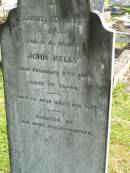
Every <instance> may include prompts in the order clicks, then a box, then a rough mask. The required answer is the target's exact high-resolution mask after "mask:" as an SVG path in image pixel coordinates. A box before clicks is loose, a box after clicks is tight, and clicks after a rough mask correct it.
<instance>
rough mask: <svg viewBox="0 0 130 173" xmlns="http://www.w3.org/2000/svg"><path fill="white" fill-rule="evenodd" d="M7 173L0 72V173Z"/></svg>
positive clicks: (5, 130) (7, 158)
mask: <svg viewBox="0 0 130 173" xmlns="http://www.w3.org/2000/svg"><path fill="white" fill-rule="evenodd" d="M8 172H9V156H8V145H7V129H6V119H5V106H4V93H3V79H2V73H1V70H0V173H8Z"/></svg>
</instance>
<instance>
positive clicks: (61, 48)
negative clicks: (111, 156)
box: [2, 0, 112, 173]
mask: <svg viewBox="0 0 130 173" xmlns="http://www.w3.org/2000/svg"><path fill="white" fill-rule="evenodd" d="M111 54H112V34H111V33H109V32H108V31H106V30H105V29H104V28H103V26H102V24H101V21H100V20H99V18H98V17H97V16H96V15H95V14H91V13H90V9H89V1H86V0H74V1H73V0H65V1H62V0H37V1H35V0H28V1H26V0H22V1H19V3H18V8H17V9H16V10H13V11H12V12H11V13H10V15H9V18H8V21H7V22H6V23H5V24H4V26H3V32H2V57H3V71H4V85H5V99H6V111H7V122H8V135H9V144H10V158H11V173H42V172H45V173H79V172H80V173H84V172H86V173H104V172H105V168H106V153H107V142H108V124H109V106H110V90H111V61H112V58H111Z"/></svg>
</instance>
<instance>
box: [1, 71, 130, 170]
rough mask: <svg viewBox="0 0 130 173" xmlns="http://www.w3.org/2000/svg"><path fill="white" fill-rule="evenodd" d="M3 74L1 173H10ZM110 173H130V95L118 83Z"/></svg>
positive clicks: (115, 91) (112, 131)
mask: <svg viewBox="0 0 130 173" xmlns="http://www.w3.org/2000/svg"><path fill="white" fill-rule="evenodd" d="M2 81H3V80H2V73H1V71H0V173H9V157H8V145H7V132H6V121H5V110H4V95H3V83H2ZM108 172H109V173H129V172H130V94H129V93H127V92H126V85H125V84H123V83H118V85H117V87H116V88H115V89H114V91H113V110H112V126H111V143H110V157H109V171H108Z"/></svg>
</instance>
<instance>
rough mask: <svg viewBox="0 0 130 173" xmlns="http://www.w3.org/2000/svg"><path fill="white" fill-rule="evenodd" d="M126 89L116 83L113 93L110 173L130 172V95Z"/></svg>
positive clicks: (124, 85)
mask: <svg viewBox="0 0 130 173" xmlns="http://www.w3.org/2000/svg"><path fill="white" fill-rule="evenodd" d="M126 88H127V85H126V84H124V83H118V84H117V86H116V88H115V89H114V91H113V109H112V126H111V143H110V157H109V172H110V173H129V172H130V94H129V93H127V91H126Z"/></svg>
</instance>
